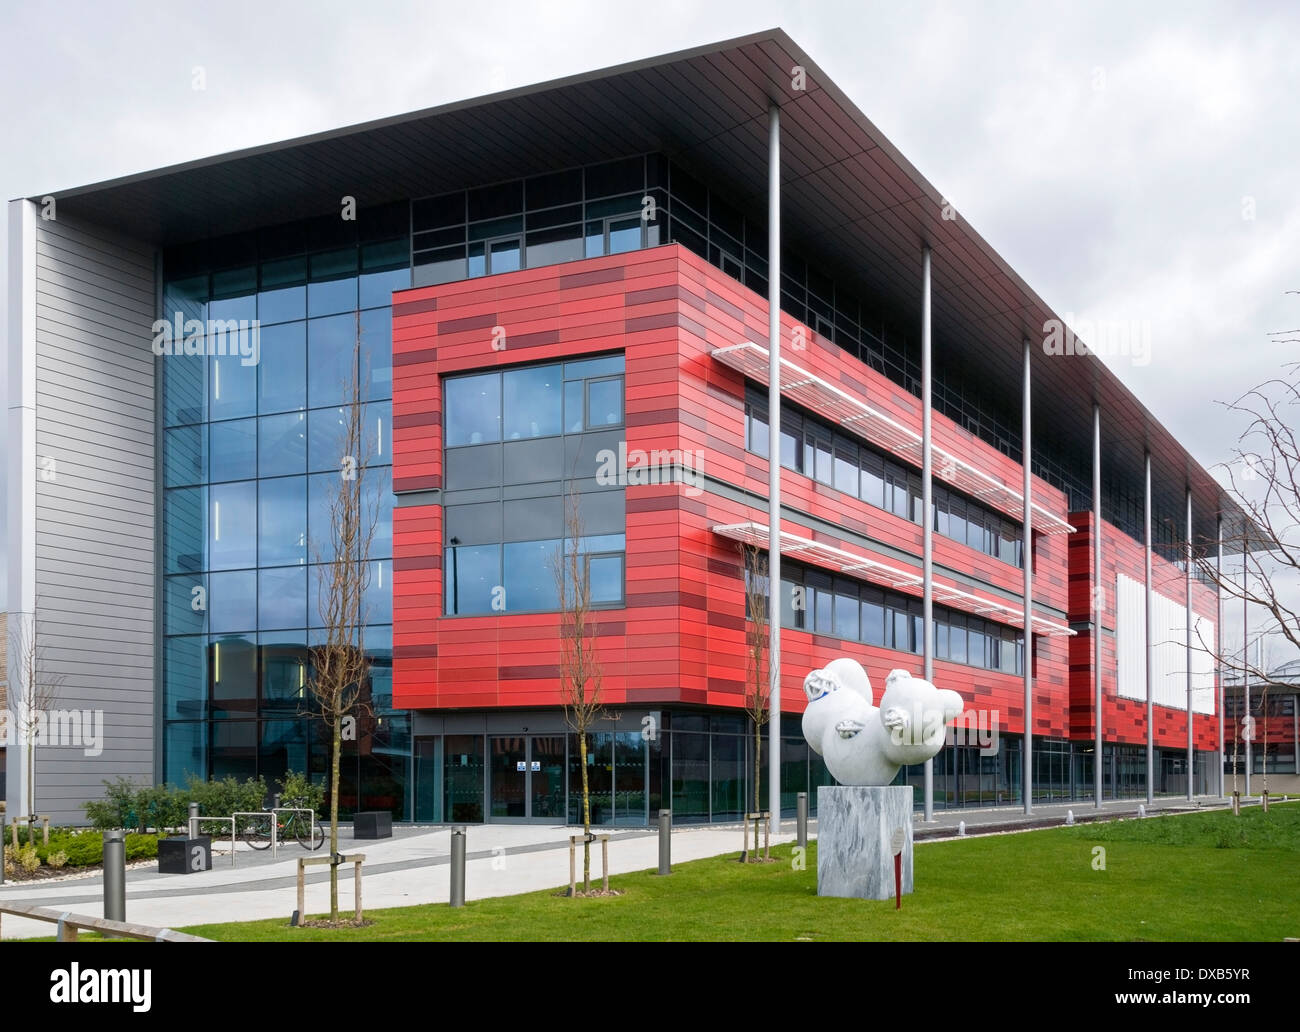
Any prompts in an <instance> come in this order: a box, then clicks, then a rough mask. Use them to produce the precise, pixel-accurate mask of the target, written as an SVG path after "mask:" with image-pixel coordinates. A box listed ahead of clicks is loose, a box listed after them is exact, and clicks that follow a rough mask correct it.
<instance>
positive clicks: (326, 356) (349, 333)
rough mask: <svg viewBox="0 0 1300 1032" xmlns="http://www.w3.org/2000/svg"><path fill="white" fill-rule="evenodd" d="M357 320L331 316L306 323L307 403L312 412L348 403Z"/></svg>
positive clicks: (355, 317)
mask: <svg viewBox="0 0 1300 1032" xmlns="http://www.w3.org/2000/svg"><path fill="white" fill-rule="evenodd" d="M356 345H357V316H356V315H334V316H330V317H328V318H325V319H312V320H310V321H309V322H308V323H307V403H308V406H309V407H311V408H319V407H320V406H322V405H339V404H342V403H343V402H344V401H347V400H348V397H349V394H348V387H349V385H350V384H351V382H352V379H353V377H354V375H355V364H354V354H355V351H356Z"/></svg>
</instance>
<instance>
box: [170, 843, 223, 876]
mask: <svg viewBox="0 0 1300 1032" xmlns="http://www.w3.org/2000/svg"><path fill="white" fill-rule="evenodd" d="M210 870H212V836H211V835H200V836H199V837H198V838H185V837H184V836H173V837H171V838H163V839H159V840H158V873H159V874H196V873H197V872H199V871H210Z"/></svg>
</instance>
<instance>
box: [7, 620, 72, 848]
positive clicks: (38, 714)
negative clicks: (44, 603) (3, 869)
mask: <svg viewBox="0 0 1300 1032" xmlns="http://www.w3.org/2000/svg"><path fill="white" fill-rule="evenodd" d="M37 608H38V610H39V603H38V605H37ZM11 617H12V620H13V623H12V631H11V634H12V639H11V640H12V642H13V652H14V667H15V672H16V673H17V675H18V676H17V677H16V678H15V679H14V680H13V682H12V683H11V684H10V685H9V706H10V709H11V712H12V713H13V719H14V722H15V723H16V724H17V725H18V728H17V729H18V734H19V736H20V737H21V739H22V742H23V746H24V752H25V754H26V765H27V841H28V842H33V841H34V839H35V835H36V830H35V826H36V749H37V747H38V746H40V745H45V744H46V741H45V739H46V738H48V735H49V728H50V727H51V726H52V725H51V721H50V711H51V710H52V709H54V704H55V702H56V701H57V700H58V697H59V689H60V688H61V687H62V685H63V675H62V674H56V673H54V672H52V671H51V670H50V662H49V656H48V653H47V650H46V647H45V641H44V636H43V635H42V634H41V631H40V624H39V623H38V621H37V617H36V615H35V614H30V615H29V614H25V613H23V614H19V613H14V614H11Z"/></svg>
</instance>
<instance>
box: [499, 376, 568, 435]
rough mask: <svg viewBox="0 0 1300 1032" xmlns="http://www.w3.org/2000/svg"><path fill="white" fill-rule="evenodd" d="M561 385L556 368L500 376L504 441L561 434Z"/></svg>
mask: <svg viewBox="0 0 1300 1032" xmlns="http://www.w3.org/2000/svg"><path fill="white" fill-rule="evenodd" d="M562 382H563V381H562V380H561V379H560V367H559V366H558V365H547V366H532V367H530V368H526V369H513V370H510V371H508V372H506V373H504V374H502V396H503V401H504V408H505V439H506V440H507V441H515V440H518V439H520V438H521V437H548V436H550V435H552V434H558V433H559V432H560V416H561V413H560V408H561V401H560V385H561V383H562Z"/></svg>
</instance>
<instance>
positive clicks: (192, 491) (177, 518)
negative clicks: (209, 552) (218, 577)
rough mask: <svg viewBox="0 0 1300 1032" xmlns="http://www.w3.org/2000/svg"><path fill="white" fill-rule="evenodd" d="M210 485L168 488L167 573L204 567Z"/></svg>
mask: <svg viewBox="0 0 1300 1032" xmlns="http://www.w3.org/2000/svg"><path fill="white" fill-rule="evenodd" d="M206 510H207V488H203V487H188V488H181V489H178V490H172V491H168V492H167V494H166V497H165V498H164V500H163V559H164V567H165V571H166V572H167V573H192V572H197V571H199V570H203V569H205V563H204V548H205V543H206V540H207V539H206V534H205V526H206V523H205V518H206V517H205V513H206Z"/></svg>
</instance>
